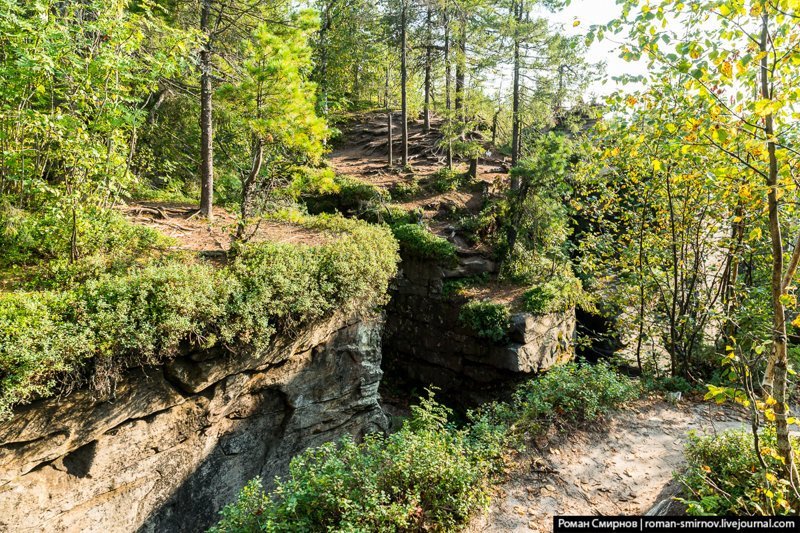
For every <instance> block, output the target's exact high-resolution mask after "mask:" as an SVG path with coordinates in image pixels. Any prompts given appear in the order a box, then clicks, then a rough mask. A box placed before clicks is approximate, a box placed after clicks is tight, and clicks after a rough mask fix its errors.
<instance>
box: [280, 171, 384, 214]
mask: <svg viewBox="0 0 800 533" xmlns="http://www.w3.org/2000/svg"><path fill="white" fill-rule="evenodd" d="M300 187H301V189H300V190H296V191H293V194H296V195H298V197H299V198H302V199H303V201H304V202H305V203H306V205H307V206H308V210H309V211H310V212H312V213H333V212H336V211H338V212H341V213H358V212H359V211H362V210H364V209H365V206H367V205H368V204H371V203H376V202H383V201H386V200H388V194H387V193H386V191H384V190H383V189H381V188H380V187H376V186H375V185H371V184H369V183H364V182H362V181H359V180H357V179H354V178H351V177H349V176H342V175H335V176H332V177H331V178H330V180H329V182H327V181H326V182H325V186H324V187H320V186H319V184H318V183H317V182H314V183H313V184H312V185H307V186H306V188H302V186H300Z"/></svg>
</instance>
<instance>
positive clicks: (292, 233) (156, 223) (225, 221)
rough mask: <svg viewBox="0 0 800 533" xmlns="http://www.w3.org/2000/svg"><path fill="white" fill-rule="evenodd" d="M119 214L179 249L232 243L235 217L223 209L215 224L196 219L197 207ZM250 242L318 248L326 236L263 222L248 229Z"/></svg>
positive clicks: (165, 206) (140, 206)
mask: <svg viewBox="0 0 800 533" xmlns="http://www.w3.org/2000/svg"><path fill="white" fill-rule="evenodd" d="M119 209H120V211H121V212H122V213H123V214H124V215H125V216H126V217H127V218H128V219H129V220H131V221H132V222H134V223H136V224H141V225H143V226H148V227H151V228H154V229H157V230H158V231H160V232H161V233H163V234H164V235H167V236H168V237H172V238H174V239H175V240H177V241H178V246H177V248H178V249H181V250H188V251H192V252H206V253H208V252H211V253H214V252H226V251H228V250H229V249H230V247H231V243H232V242H233V234H234V232H235V231H236V224H237V220H238V219H237V217H236V216H235V215H233V214H232V213H230V212H228V211H226V210H225V209H222V208H219V207H217V208H214V221H213V222H211V223H209V222H208V221H207V220H205V219H204V218H202V217H200V216H199V215H197V214H196V213H197V206H196V205H190V204H176V203H165V202H137V203H132V204H129V205H125V206H121V207H120V208H119ZM245 236H246V237H247V239H248V240H249V241H251V242H263V241H271V242H283V243H293V244H307V245H311V246H314V245H320V244H324V243H326V242H328V240H329V236H327V235H325V234H324V233H321V232H318V231H314V230H311V229H308V228H305V227H303V226H300V225H297V224H291V223H288V222H281V221H269V220H263V221H261V222H259V223H258V224H257V225H255V226H253V227H250V228H248V229H247V232H246V234H245Z"/></svg>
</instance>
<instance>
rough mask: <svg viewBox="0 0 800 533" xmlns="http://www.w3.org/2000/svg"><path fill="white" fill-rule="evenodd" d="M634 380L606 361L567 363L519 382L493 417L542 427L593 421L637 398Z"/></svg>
mask: <svg viewBox="0 0 800 533" xmlns="http://www.w3.org/2000/svg"><path fill="white" fill-rule="evenodd" d="M637 395H638V388H637V387H636V385H635V384H634V382H633V381H632V380H631V379H630V378H627V377H625V376H622V375H620V374H618V373H617V372H615V371H614V369H613V368H611V366H609V365H608V364H606V363H598V364H594V365H590V364H588V363H575V362H570V363H566V364H563V365H559V366H556V367H553V368H551V369H550V370H548V371H547V373H546V374H544V375H543V376H540V377H538V378H536V379H532V380H530V381H528V382H525V383H523V384H522V385H520V386H519V387H518V388H517V390H516V391H515V392H514V396H513V399H512V400H511V402H509V403H508V404H507V405H505V406H499V407H498V406H494V407H493V409H494V410H495V413H494V416H495V417H497V418H499V419H500V420H504V421H506V423H507V424H508V425H518V426H521V427H522V428H525V429H532V430H541V429H543V428H546V427H548V426H549V425H551V424H552V423H554V422H558V423H561V424H564V423H567V424H569V423H576V422H583V421H591V420H595V419H597V418H599V417H601V416H603V415H605V414H607V413H608V412H609V411H611V410H612V409H615V408H617V407H619V406H621V405H623V404H625V403H626V402H629V401H631V400H633V399H634V398H636V396H637Z"/></svg>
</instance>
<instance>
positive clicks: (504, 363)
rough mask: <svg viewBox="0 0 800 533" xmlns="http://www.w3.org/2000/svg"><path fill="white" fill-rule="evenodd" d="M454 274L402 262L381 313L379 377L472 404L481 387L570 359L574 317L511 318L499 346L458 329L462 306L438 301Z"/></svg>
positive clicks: (454, 301)
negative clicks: (397, 378)
mask: <svg viewBox="0 0 800 533" xmlns="http://www.w3.org/2000/svg"><path fill="white" fill-rule="evenodd" d="M462 275H463V273H462V272H461V270H444V269H442V268H441V267H439V266H437V265H436V264H434V263H432V262H430V261H419V260H415V259H413V258H405V257H404V258H403V262H402V264H401V274H400V276H399V277H398V278H397V279H396V281H395V287H394V288H393V290H392V300H391V302H390V303H389V306H388V307H387V321H386V332H385V334H384V339H383V352H384V356H383V357H384V362H385V368H386V369H387V371H389V372H392V373H398V374H400V375H403V376H405V377H406V378H408V379H410V380H411V381H413V382H416V383H419V384H422V385H429V384H431V385H435V386H436V387H438V388H440V389H442V390H443V391H444V392H445V393H447V392H449V391H453V392H455V393H456V394H457V395H458V396H460V397H462V398H464V399H467V400H468V399H469V398H470V397H471V396H474V398H480V390H481V389H482V388H491V387H492V386H493V385H496V384H499V383H503V382H507V381H508V380H513V379H515V378H519V377H520V376H521V375H525V374H530V373H535V372H540V371H543V370H547V369H548V368H550V367H551V366H553V365H555V364H558V363H560V362H563V361H565V360H568V359H570V358H571V357H572V356H573V353H574V350H573V337H574V335H575V311H574V310H569V311H564V312H560V313H551V314H547V315H537V316H534V315H531V314H529V313H517V314H514V315H512V317H511V319H512V320H511V322H512V323H511V328H510V330H509V332H508V342H507V343H504V344H496V343H493V342H491V341H489V340H487V339H483V338H481V337H479V336H477V335H476V333H475V332H473V331H471V330H469V329H467V328H465V327H464V326H463V325H462V324H461V323H460V321H459V313H460V311H461V307H462V306H463V305H464V303H465V300H464V299H463V298H455V297H445V296H443V295H442V287H443V282H444V280H445V279H446V278H448V277H462Z"/></svg>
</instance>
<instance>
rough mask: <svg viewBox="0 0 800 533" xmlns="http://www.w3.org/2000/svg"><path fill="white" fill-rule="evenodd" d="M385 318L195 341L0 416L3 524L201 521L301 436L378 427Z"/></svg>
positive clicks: (43, 527) (281, 460)
mask: <svg viewBox="0 0 800 533" xmlns="http://www.w3.org/2000/svg"><path fill="white" fill-rule="evenodd" d="M381 331H382V320H380V319H376V318H370V319H363V320H362V319H357V318H353V317H351V318H348V319H344V318H342V317H336V318H332V319H330V320H327V321H325V322H324V323H321V324H317V325H315V326H313V327H310V328H307V329H306V330H304V331H303V332H301V333H300V334H299V335H297V336H295V337H293V338H292V339H286V338H278V339H276V341H275V342H274V343H272V344H271V346H270V348H269V349H268V350H267V352H266V353H256V354H251V355H250V356H238V355H237V356H234V355H232V354H230V353H227V352H225V351H224V350H216V351H202V352H197V353H192V354H189V355H187V356H186V357H183V358H180V359H177V360H175V361H173V362H172V363H170V364H168V365H166V366H164V367H158V368H150V369H139V370H133V371H131V372H129V373H128V374H127V375H126V376H125V377H124V378H123V380H122V381H121V382H120V383H119V385H118V387H117V389H116V394H115V397H114V399H113V401H104V400H98V399H96V398H94V397H93V396H92V395H91V394H90V393H89V392H88V391H77V392H75V393H73V394H71V395H69V396H67V397H66V398H62V399H49V400H43V401H39V402H36V403H34V404H32V405H29V406H27V407H25V408H23V409H20V410H19V411H18V412H17V413H16V414H15V416H14V418H13V419H12V420H10V421H8V422H5V423H3V424H0V531H15V532H18V531H86V532H90V531H104V532H115V531H154V532H155V531H159V532H161V531H170V532H180V531H199V530H202V529H204V528H206V527H208V526H210V525H212V524H213V523H215V522H216V520H217V518H218V514H217V513H218V511H219V510H220V509H221V508H222V507H223V506H224V505H225V504H226V503H229V502H231V501H232V500H233V499H234V498H235V496H236V494H237V493H238V491H239V490H240V489H241V487H242V486H243V485H244V484H245V483H246V482H247V481H249V480H250V479H252V478H254V477H256V476H262V477H263V478H264V480H265V481H266V482H267V483H269V482H270V480H272V479H273V478H274V476H275V475H278V474H283V473H285V472H286V470H287V466H288V463H289V460H290V459H291V457H292V456H293V455H295V454H296V453H298V452H299V451H301V450H302V449H304V448H306V447H309V446H313V445H318V444H321V443H323V442H326V441H330V440H332V439H335V438H337V437H339V436H341V435H344V434H352V435H355V436H357V437H358V436H361V435H363V434H364V433H366V432H369V431H375V430H382V429H384V428H385V425H386V421H385V417H384V415H383V412H382V411H381V408H380V406H379V404H378V385H379V383H380V380H381V376H382V372H381V368H380V366H381Z"/></svg>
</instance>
